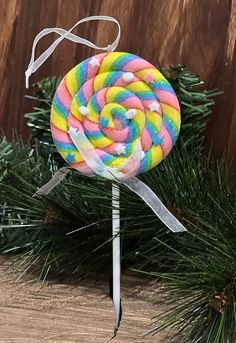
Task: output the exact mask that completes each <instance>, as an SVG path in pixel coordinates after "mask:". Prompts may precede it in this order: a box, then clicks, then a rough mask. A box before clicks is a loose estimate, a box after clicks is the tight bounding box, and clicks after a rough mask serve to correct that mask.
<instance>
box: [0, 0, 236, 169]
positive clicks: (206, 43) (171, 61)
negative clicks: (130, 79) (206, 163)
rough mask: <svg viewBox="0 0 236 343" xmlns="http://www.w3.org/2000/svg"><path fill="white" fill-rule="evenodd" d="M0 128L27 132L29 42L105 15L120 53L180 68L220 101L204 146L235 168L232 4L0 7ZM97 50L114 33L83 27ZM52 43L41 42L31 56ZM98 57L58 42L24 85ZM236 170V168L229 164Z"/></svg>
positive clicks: (9, 0) (23, 0) (142, 1)
mask: <svg viewBox="0 0 236 343" xmlns="http://www.w3.org/2000/svg"><path fill="white" fill-rule="evenodd" d="M0 9H1V10H0V23H1V30H0V51H1V56H0V82H1V85H2V87H1V88H0V105H1V112H0V127H2V128H3V130H4V131H5V132H6V133H7V135H8V136H11V133H12V129H13V128H16V129H17V130H18V131H19V132H20V133H21V134H22V135H23V136H24V137H27V135H28V131H27V128H26V126H25V122H24V118H23V115H24V113H25V112H26V111H27V110H29V109H30V108H31V104H30V103H29V102H27V101H26V100H25V99H24V95H25V89H24V71H25V69H26V67H27V64H28V62H29V58H30V53H31V46H32V42H33V39H34V37H35V35H36V34H37V33H38V32H39V31H40V30H42V29H43V28H45V27H50V26H51V27H53V26H60V27H63V28H67V29H68V28H70V27H71V26H72V25H73V24H74V22H76V21H77V20H78V19H79V18H83V17H86V16H90V15H98V14H100V15H112V16H114V17H116V18H117V19H118V20H119V22H120V24H121V27H122V33H123V34H122V37H121V41H120V45H119V50H120V51H128V52H132V53H135V54H138V55H140V56H142V57H143V58H145V59H147V60H149V61H150V62H151V63H153V64H156V63H157V60H159V62H160V63H161V65H163V66H169V65H175V64H178V63H181V64H185V65H187V66H188V67H189V68H190V69H191V70H192V71H193V72H194V73H196V74H198V75H200V77H201V78H202V79H203V80H204V81H205V82H206V84H207V87H209V88H214V87H218V88H219V89H221V90H223V91H224V94H223V95H221V96H219V97H218V98H217V100H216V106H215V108H214V116H213V117H212V120H211V122H210V123H209V127H208V131H207V145H208V146H209V145H210V144H211V142H212V139H213V140H214V143H213V150H214V151H215V153H216V154H221V153H222V152H223V151H224V150H227V153H228V156H229V158H231V157H234V158H235V161H236V135H235V132H236V97H235V88H236V71H235V68H236V49H235V38H236V0H211V1H209V0H18V1H17V0H0ZM76 32H79V34H80V35H81V36H82V37H86V38H87V39H90V40H92V41H94V42H96V43H97V44H98V45H107V44H108V43H110V42H111V41H112V40H113V39H114V37H115V34H116V32H115V26H114V25H113V24H108V23H106V22H99V23H97V22H93V23H91V22H90V23H85V24H83V25H81V26H80V27H79V29H77V30H76ZM53 39H55V36H53V35H52V36H50V37H46V38H44V40H43V41H42V42H40V44H39V47H38V49H37V53H40V52H42V51H44V50H45V49H46V48H47V47H48V45H49V44H50V43H51V42H52V41H53ZM94 53H97V51H93V50H92V49H90V48H87V47H84V46H81V45H76V44H73V43H71V42H68V41H65V42H63V43H61V45H60V47H59V48H58V49H57V50H56V51H55V53H54V54H53V56H52V57H50V58H49V60H48V61H47V62H46V63H45V64H44V65H43V66H42V67H41V68H40V69H39V70H38V72H37V73H36V75H34V76H33V77H32V78H31V83H32V82H35V81H37V80H40V79H41V78H43V77H46V76H50V75H64V74H65V73H66V72H67V71H69V70H70V69H71V68H72V67H73V66H74V65H75V64H77V63H79V62H80V61H82V60H83V59H85V58H87V57H89V56H90V55H92V54H94ZM234 165H235V168H236V162H235V163H234Z"/></svg>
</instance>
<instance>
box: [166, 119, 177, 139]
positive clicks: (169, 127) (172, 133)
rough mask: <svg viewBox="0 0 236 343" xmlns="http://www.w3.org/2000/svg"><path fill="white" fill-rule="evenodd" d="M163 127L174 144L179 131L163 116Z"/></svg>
mask: <svg viewBox="0 0 236 343" xmlns="http://www.w3.org/2000/svg"><path fill="white" fill-rule="evenodd" d="M163 125H165V127H166V129H167V131H168V132H169V134H170V136H171V139H172V141H173V142H175V141H176V139H177V137H178V133H179V130H178V128H177V127H176V125H175V124H174V122H173V121H171V120H170V119H169V118H168V117H167V116H165V115H164V117H163Z"/></svg>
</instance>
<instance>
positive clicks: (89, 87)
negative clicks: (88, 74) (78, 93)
mask: <svg viewBox="0 0 236 343" xmlns="http://www.w3.org/2000/svg"><path fill="white" fill-rule="evenodd" d="M82 91H83V93H84V96H85V98H86V100H87V102H88V101H89V99H90V98H91V97H92V96H93V79H89V80H88V81H86V82H85V83H84V84H83V86H82Z"/></svg>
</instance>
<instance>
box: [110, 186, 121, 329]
mask: <svg viewBox="0 0 236 343" xmlns="http://www.w3.org/2000/svg"><path fill="white" fill-rule="evenodd" d="M119 199H120V189H119V186H118V185H115V184H112V236H113V241H112V258H113V304H114V310H115V333H116V331H117V330H118V327H119V325H120V319H121V318H120V317H121V301H120V208H119V207H120V201H119Z"/></svg>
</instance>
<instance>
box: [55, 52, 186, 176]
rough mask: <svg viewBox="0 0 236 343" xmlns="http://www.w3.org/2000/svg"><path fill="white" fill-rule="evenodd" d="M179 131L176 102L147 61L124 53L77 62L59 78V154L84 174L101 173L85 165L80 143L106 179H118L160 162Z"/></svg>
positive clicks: (56, 123)
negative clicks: (105, 172)
mask: <svg viewBox="0 0 236 343" xmlns="http://www.w3.org/2000/svg"><path fill="white" fill-rule="evenodd" d="M73 129H75V130H74V135H73ZM179 130H180V109H179V103H178V100H177V98H176V95H175V93H174V91H173V89H172V87H171V86H170V84H169V83H168V81H167V80H166V79H165V77H164V76H163V75H162V74H161V73H160V72H159V71H158V70H157V69H156V68H155V67H154V66H153V65H151V64H150V63H149V62H147V61H145V60H144V59H142V58H140V57H138V56H136V55H133V54H129V53H125V52H110V53H109V52H108V53H103V54H99V55H96V56H93V57H90V58H88V59H86V60H85V61H83V62H81V63H80V64H78V65H77V66H76V67H75V68H73V69H72V70H71V71H70V72H69V73H68V74H67V75H66V76H65V77H64V78H63V79H62V81H61V83H60V85H59V87H58V88H57V91H56V94H55V96H54V100H53V105H52V110H51V132H52V136H53V139H54V142H55V145H56V147H57V150H58V151H59V153H60V154H61V155H62V157H63V158H64V159H65V160H66V162H67V163H68V164H69V165H70V166H71V167H73V168H75V169H77V170H78V171H80V172H82V173H84V174H88V175H94V174H99V175H101V174H102V173H101V169H99V167H98V170H97V169H96V165H95V163H94V161H93V162H92V163H91V161H90V162H89V158H88V157H87V156H86V151H84V149H83V147H81V145H82V143H81V140H83V143H84V144H85V146H86V147H88V146H89V149H90V154H91V152H92V154H93V155H95V156H97V157H98V158H99V159H100V160H101V165H103V166H105V167H108V170H109V171H110V175H107V177H108V178H109V176H110V178H112V175H113V176H114V177H116V178H118V179H122V178H127V177H130V176H131V175H132V176H134V175H137V174H139V173H142V172H146V171H148V170H149V169H151V168H153V167H155V166H156V165H157V164H159V163H160V162H161V161H162V160H163V159H164V158H165V157H166V155H167V154H168V153H169V152H170V150H171V149H172V147H173V145H174V143H175V141H176V139H177V136H178V133H179ZM75 131H76V132H78V133H79V135H78V137H79V138H78V140H80V141H79V142H77V144H76V132H75ZM73 137H74V138H73ZM134 156H135V157H134ZM89 157H91V156H89ZM105 169H106V168H105ZM116 171H118V172H119V173H116ZM103 176H104V175H103Z"/></svg>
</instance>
